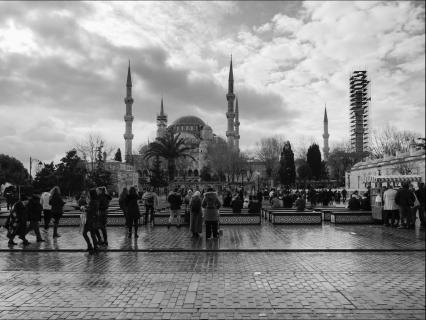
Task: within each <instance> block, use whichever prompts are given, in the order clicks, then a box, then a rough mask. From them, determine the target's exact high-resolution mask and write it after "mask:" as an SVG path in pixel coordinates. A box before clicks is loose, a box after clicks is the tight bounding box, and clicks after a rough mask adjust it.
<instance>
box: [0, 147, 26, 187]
mask: <svg viewBox="0 0 426 320" xmlns="http://www.w3.org/2000/svg"><path fill="white" fill-rule="evenodd" d="M29 176H30V175H29V174H28V171H27V169H25V168H24V165H23V164H22V162H21V161H19V160H18V159H16V158H13V157H9V156H7V155H5V154H0V185H1V184H4V183H5V182H9V183H12V184H16V185H25V184H27V182H28V179H29Z"/></svg>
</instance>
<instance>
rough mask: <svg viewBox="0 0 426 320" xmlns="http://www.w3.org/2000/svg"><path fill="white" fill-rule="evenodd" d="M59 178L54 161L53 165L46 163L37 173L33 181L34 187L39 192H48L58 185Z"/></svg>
mask: <svg viewBox="0 0 426 320" xmlns="http://www.w3.org/2000/svg"><path fill="white" fill-rule="evenodd" d="M57 178H58V177H57V175H56V169H55V165H54V164H53V161H52V162H51V163H45V164H44V165H43V168H42V169H41V170H40V171H39V172H37V174H36V176H35V178H34V181H33V186H34V188H35V189H37V190H39V191H48V190H50V189H52V188H53V187H54V186H56V185H57V184H58V181H57Z"/></svg>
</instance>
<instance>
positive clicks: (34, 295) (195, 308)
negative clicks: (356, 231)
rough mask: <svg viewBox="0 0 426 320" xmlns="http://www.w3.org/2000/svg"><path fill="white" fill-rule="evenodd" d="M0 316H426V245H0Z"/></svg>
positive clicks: (244, 317)
mask: <svg viewBox="0 0 426 320" xmlns="http://www.w3.org/2000/svg"><path fill="white" fill-rule="evenodd" d="M0 257H1V259H0V289H1V290H0V319H424V316H425V300H424V299H425V275H424V268H425V262H424V259H425V254H424V252H407V253H403V252H399V253H390V252H174V253H164V252H162V253H161V252H101V253H99V254H97V255H94V256H90V255H88V254H83V253H78V252H44V253H38V252H18V251H15V252H1V253H0Z"/></svg>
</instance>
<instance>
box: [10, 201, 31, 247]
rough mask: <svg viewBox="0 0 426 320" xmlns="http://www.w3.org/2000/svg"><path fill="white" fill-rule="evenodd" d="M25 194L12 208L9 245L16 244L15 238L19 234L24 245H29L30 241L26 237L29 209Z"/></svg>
mask: <svg viewBox="0 0 426 320" xmlns="http://www.w3.org/2000/svg"><path fill="white" fill-rule="evenodd" d="M25 200H26V197H25V196H21V200H18V201H17V202H15V204H14V205H13V206H12V208H11V212H10V216H9V219H8V222H7V227H8V234H7V237H8V238H9V242H8V244H9V245H12V246H13V245H16V244H17V243H15V242H14V241H13V240H14V239H15V236H18V237H19V239H21V240H22V244H23V245H24V246H26V245H29V244H30V243H29V241H28V240H27V239H26V238H25V235H26V234H27V221H28V211H27V208H26V206H25V204H24V202H23V201H25Z"/></svg>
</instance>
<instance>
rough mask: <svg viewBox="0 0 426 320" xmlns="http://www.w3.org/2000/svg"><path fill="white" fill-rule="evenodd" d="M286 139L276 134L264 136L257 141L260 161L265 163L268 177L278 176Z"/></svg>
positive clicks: (257, 153)
mask: <svg viewBox="0 0 426 320" xmlns="http://www.w3.org/2000/svg"><path fill="white" fill-rule="evenodd" d="M284 142H285V139H284V137H280V136H274V137H268V138H262V139H261V140H260V141H259V142H258V143H257V151H256V156H257V157H258V158H259V160H260V161H263V162H264V163H265V167H266V174H267V175H268V178H269V179H270V178H272V177H273V176H276V174H277V172H278V169H279V163H280V155H281V150H282V148H283V146H284Z"/></svg>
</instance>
